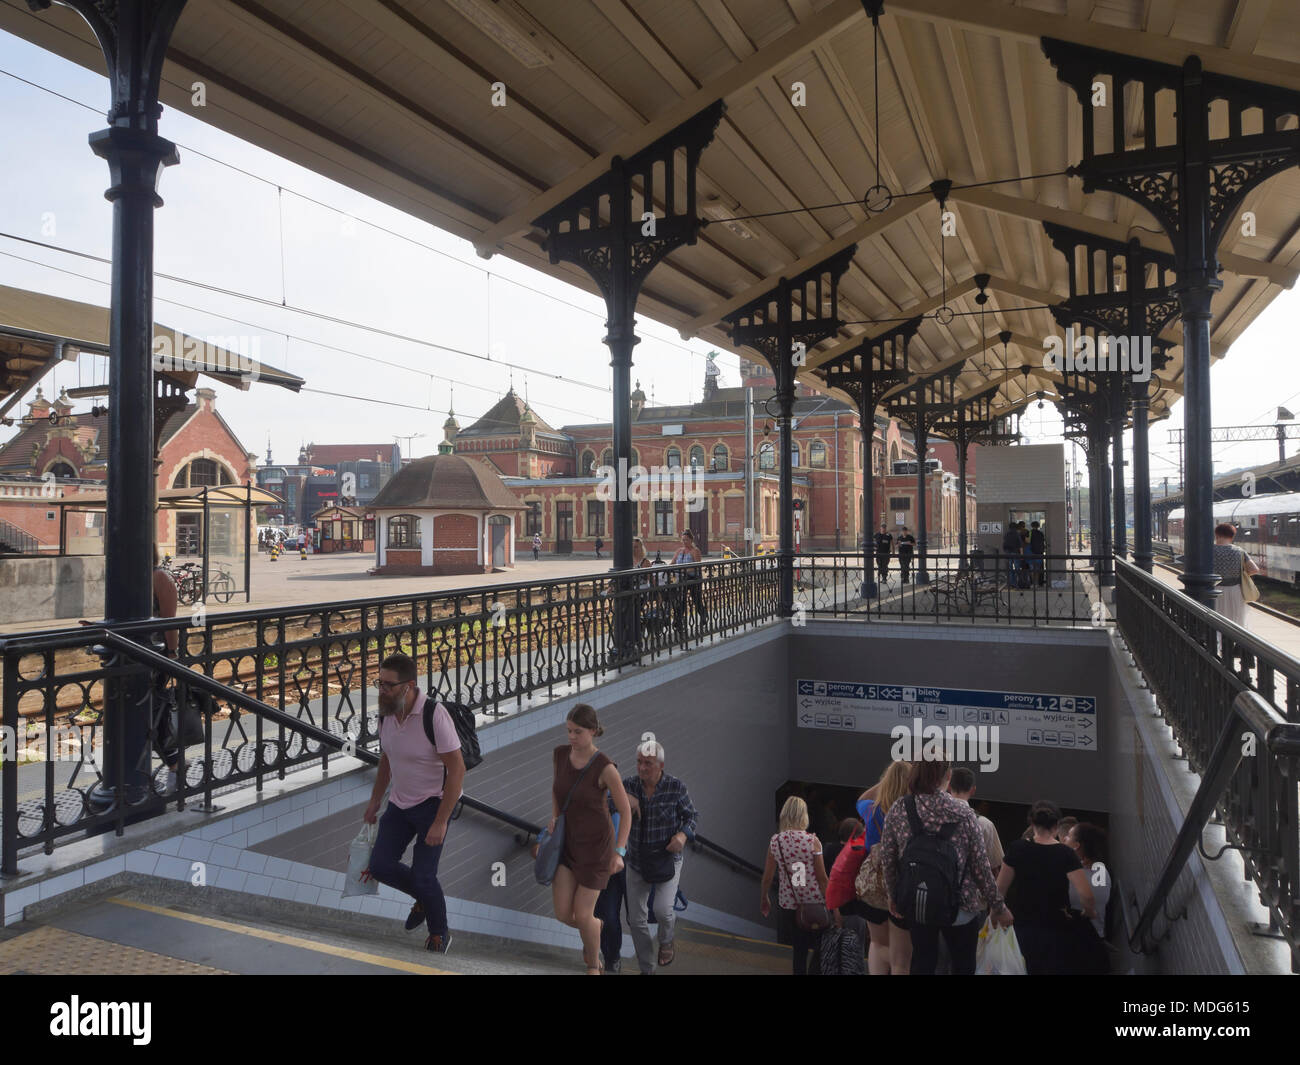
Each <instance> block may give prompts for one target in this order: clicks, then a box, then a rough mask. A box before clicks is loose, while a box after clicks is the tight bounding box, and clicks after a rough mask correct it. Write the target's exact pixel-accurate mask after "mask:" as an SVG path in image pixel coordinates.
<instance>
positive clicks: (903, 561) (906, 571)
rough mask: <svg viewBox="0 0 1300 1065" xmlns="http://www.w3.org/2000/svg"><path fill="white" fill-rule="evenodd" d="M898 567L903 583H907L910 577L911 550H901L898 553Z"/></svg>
mask: <svg viewBox="0 0 1300 1065" xmlns="http://www.w3.org/2000/svg"><path fill="white" fill-rule="evenodd" d="M898 568H899V569H900V570H902V571H903V572H902V581H903V583H904V584H907V583H908V582H909V581H910V580H911V577H912V552H911V551H909V552H907V554H903V552H901V551H900V552H899V553H898Z"/></svg>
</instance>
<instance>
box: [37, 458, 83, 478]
mask: <svg viewBox="0 0 1300 1065" xmlns="http://www.w3.org/2000/svg"><path fill="white" fill-rule="evenodd" d="M45 472H46V473H52V474H54V476H55V478H56V479H58V478H63V477H75V476H77V471H76V470H74V469H73V468H72V467H71V466H69V465H68V464H67V463H66V462H56V463H55V464H54V465H53V466H51V467H50V468H49V469H48V470H46V471H45Z"/></svg>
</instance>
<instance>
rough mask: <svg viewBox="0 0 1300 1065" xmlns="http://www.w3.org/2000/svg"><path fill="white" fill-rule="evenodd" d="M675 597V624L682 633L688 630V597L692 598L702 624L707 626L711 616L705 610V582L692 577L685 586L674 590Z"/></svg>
mask: <svg viewBox="0 0 1300 1065" xmlns="http://www.w3.org/2000/svg"><path fill="white" fill-rule="evenodd" d="M674 592H675V595H674V596H673V624H675V625H676V626H677V628H678V629H679V630H681V631H685V629H686V597H687V596H688V595H689V596H690V597H691V602H692V603H694V604H695V613H696V615H697V616H698V617H699V619H700V624H701V625H703V624H705V623H706V622H707V621H708V619H709V615H708V612H707V611H706V610H705V609H704V591H703V581H702V580H701V579H700V578H699V577H692V578H691V579H690V580H688V581H686V582H685V584H684V585H679V586H678V587H677V588H676V589H674Z"/></svg>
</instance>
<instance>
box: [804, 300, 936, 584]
mask: <svg viewBox="0 0 1300 1065" xmlns="http://www.w3.org/2000/svg"><path fill="white" fill-rule="evenodd" d="M920 326H921V318H920V317H919V316H918V317H916V318H912V319H910V320H909V321H907V322H904V323H903V324H902V325H900V326H897V327H896V328H894V329H891V330H889V332H887V333H882V334H881V335H880V336H878V337H872V338H871V339H869V340H864V341H863V342H862V344H861V345H860V346H859V347H856V348H854V349H852V350H851V351H846V352H845V353H844V354H843V355H838V356H836V357H835V358H834V359H832V360H831V361H830V362H827V363H824V364H823V365H822V366H820V367H818V369H817V371H816V372H817V375H818V376H819V377H821V379H822V380H823V381H825V382H826V385H827V387H828V388H839V389H840V390H842V391H844V392H846V393H847V394H848V395H849V396H851V397H852V398H853V401H854V402H855V403H857V405H858V421H859V423H860V428H861V432H862V459H863V462H862V489H863V491H862V528H863V537H862V551H863V559H862V595H863V597H864V598H868V599H870V598H874V597H875V596H877V595H879V594H880V593H879V589H878V588H877V586H876V568H875V566H874V565H873V564H872V551H871V543H872V541H871V538H872V536H873V535H874V534H875V531H876V517H877V511H876V502H875V499H876V496H875V491H876V489H875V481H874V477H873V473H872V468H871V463H872V459H873V457H874V452H875V437H876V410H877V409H878V408H879V406H880V402H881V400H882V399H883V398H884V396H885V394H886V393H887V392H890V391H892V390H893V389H894V388H896V387H897V386H899V385H901V384H904V383H905V382H906V381H907V379H908V377H909V376H910V374H909V372H908V367H907V346H908V344H909V343H910V341H911V339H912V337H914V336H915V335H916V331H917V329H919V328H920Z"/></svg>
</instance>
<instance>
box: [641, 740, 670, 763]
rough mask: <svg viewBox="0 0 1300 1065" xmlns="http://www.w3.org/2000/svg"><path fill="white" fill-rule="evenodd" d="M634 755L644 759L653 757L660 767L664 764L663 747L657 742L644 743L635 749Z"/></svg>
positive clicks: (648, 741)
mask: <svg viewBox="0 0 1300 1065" xmlns="http://www.w3.org/2000/svg"><path fill="white" fill-rule="evenodd" d="M636 753H637V754H639V755H642V756H643V757H645V758H649V757H650V756H651V755H654V757H655V758H656V759H657V760H658V762H659V764H660V765H663V764H664V745H663V744H662V743H660V742H659V741H658V740H646V741H645V743H643V744H641V745H640V746H639V747H637V749H636Z"/></svg>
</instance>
